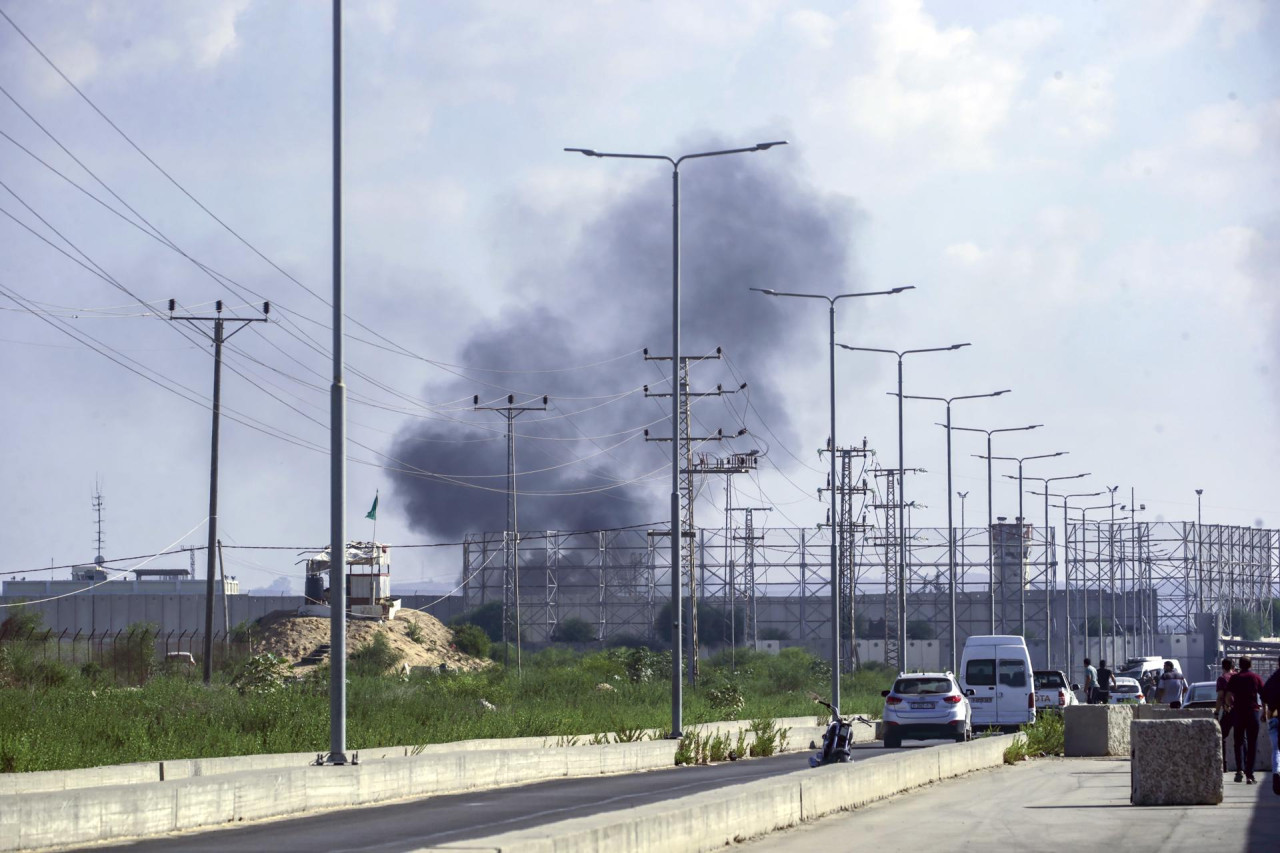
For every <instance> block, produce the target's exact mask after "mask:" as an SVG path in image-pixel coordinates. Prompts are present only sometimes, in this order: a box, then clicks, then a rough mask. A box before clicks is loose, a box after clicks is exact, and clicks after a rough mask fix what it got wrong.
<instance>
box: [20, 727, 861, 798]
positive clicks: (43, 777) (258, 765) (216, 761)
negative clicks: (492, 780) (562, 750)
mask: <svg viewBox="0 0 1280 853" xmlns="http://www.w3.org/2000/svg"><path fill="white" fill-rule="evenodd" d="M819 719H820V718H819V717H816V716H808V717H784V718H781V719H778V720H777V721H776V724H777V725H778V727H779V728H785V729H790V738H789V743H790V748H791V749H797V748H803V747H805V746H807V744H808V743H809V741H810V740H813V739H815V738H816V739H818V740H819V741H820V740H821V738H822V732H823V731H824V730H825V728H826V726H825V723H823V724H818V720H819ZM750 725H751V723H750V722H749V721H746V720H728V721H722V722H716V723H707V724H706V725H704V726H701V727H698V729H699V731H705V732H710V733H717V732H721V733H724V734H725V735H727V736H729V737H730V738H732V739H736V738H737V735H738V732H740V731H742V730H744V729H747V728H748V727H749V726H750ZM636 734H637V736H643V737H644V738H645V739H646V740H663V739H664V738H665V735H666V732H665V731H663V730H661V729H648V730H645V731H642V732H637V733H636ZM853 734H854V741H855V742H856V743H867V742H870V741H872V740H875V739H876V738H875V736H874V726H873V725H868V724H863V723H855V724H854V727H853ZM616 737H617V736H616V734H612V733H608V732H602V733H600V734H598V735H575V736H565V735H560V736H549V737H542V736H539V737H523V738H479V739H476V740H463V741H453V742H451V743H433V744H425V745H423V744H420V745H408V746H389V747H378V748H375V749H362V750H359V756H360V761H361V763H367V762H370V761H380V760H382V759H385V758H409V757H413V756H416V755H438V754H440V753H452V752H477V751H486V750H494V749H502V750H519V749H547V748H552V747H567V746H586V745H588V744H592V742H593V739H595V740H601V739H604V738H614V739H616ZM315 760H316V753H314V752H289V753H270V754H266V755H234V756H227V757H224V758H181V759H174V760H170V761H147V762H137V763H134V764H114V765H110V766H106V767H88V768H84V769H79V770H39V771H34V772H29V773H2V774H0V797H3V796H8V795H11V794H34V793H39V792H41V791H70V790H75V789H79V788H96V787H103V786H107V785H136V784H142V783H146V782H170V781H174V780H178V779H189V778H192V777H197V776H220V775H222V774H224V773H240V772H243V771H246V770H279V769H285V768H290V767H305V766H306V765H308V764H311V763H312V762H314V761H315Z"/></svg>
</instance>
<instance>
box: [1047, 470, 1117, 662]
mask: <svg viewBox="0 0 1280 853" xmlns="http://www.w3.org/2000/svg"><path fill="white" fill-rule="evenodd" d="M1031 494H1033V495H1034V494H1036V492H1032V493H1031ZM1101 494H1102V492H1076V493H1073V494H1070V495H1060V494H1057V493H1056V492H1050V491H1049V488H1048V486H1046V487H1045V490H1044V499H1045V501H1046V503H1047V502H1048V500H1049V498H1057V499H1058V500H1060V501H1062V503H1061V504H1054V505H1053V506H1054V507H1055V508H1057V507H1059V506H1061V507H1062V555H1063V560H1062V566H1063V568H1062V588H1063V590H1064V591H1065V593H1066V595H1065V599H1064V602H1063V615H1062V619H1063V630H1062V660H1063V661H1064V662H1065V664H1066V667H1067V674H1068V675H1070V674H1071V670H1072V668H1073V667H1074V665H1075V655H1073V654H1072V651H1073V649H1072V648H1071V575H1070V571H1071V568H1070V565H1069V564H1070V562H1071V533H1070V531H1069V530H1068V523H1067V507H1068V506H1069V505H1070V503H1071V499H1072V498H1096V497H1098V496H1100V495H1101ZM1046 517H1047V516H1046ZM1084 607H1085V619H1088V618H1089V597H1088V596H1087V595H1086V596H1084Z"/></svg>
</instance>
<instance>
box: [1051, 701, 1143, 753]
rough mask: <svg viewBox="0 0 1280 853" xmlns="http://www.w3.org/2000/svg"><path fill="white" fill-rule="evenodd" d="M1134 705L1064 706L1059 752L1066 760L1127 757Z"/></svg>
mask: <svg viewBox="0 0 1280 853" xmlns="http://www.w3.org/2000/svg"><path fill="white" fill-rule="evenodd" d="M1135 707H1136V706H1134V705H1068V706H1067V707H1066V708H1064V709H1063V712H1062V720H1063V725H1064V726H1065V731H1064V733H1063V741H1064V743H1063V751H1064V752H1065V753H1066V755H1067V757H1068V758H1072V757H1085V756H1103V755H1111V756H1128V755H1129V724H1130V723H1132V722H1133V718H1134V713H1135V711H1134V709H1135Z"/></svg>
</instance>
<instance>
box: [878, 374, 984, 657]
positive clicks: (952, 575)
mask: <svg viewBox="0 0 1280 853" xmlns="http://www.w3.org/2000/svg"><path fill="white" fill-rule="evenodd" d="M1008 393H1009V389H1008V388H1005V389H1004V390H1002V391H992V392H991V393H990V394H965V395H963V396H957V397H927V396H923V395H911V394H907V395H905V396H906V397H907V399H909V400H933V401H934V402H937V403H946V405H947V575H948V586H949V588H950V596H949V597H950V607H951V671H952V672H956V671H957V670H958V669H959V668H960V666H959V658H958V657H957V655H956V640H957V636H956V629H957V624H956V528H955V522H954V520H953V518H952V503H951V491H952V489H951V404H952V403H953V402H955V401H956V400H981V399H983V398H985V397H999V396H1000V395H1001V394H1008ZM902 396H903V395H902V394H901V393H900V394H899V398H898V399H899V400H900V401H901V399H902Z"/></svg>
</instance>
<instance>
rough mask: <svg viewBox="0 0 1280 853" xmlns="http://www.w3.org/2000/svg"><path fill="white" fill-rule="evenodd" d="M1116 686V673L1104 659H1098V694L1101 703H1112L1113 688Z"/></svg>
mask: <svg viewBox="0 0 1280 853" xmlns="http://www.w3.org/2000/svg"><path fill="white" fill-rule="evenodd" d="M1115 686H1116V675H1115V673H1114V672H1112V671H1111V668H1110V667H1108V666H1107V662H1106V661H1105V660H1103V659H1099V660H1098V686H1097V688H1096V692H1097V694H1098V704H1099V705H1110V704H1111V688H1112V687H1115Z"/></svg>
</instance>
